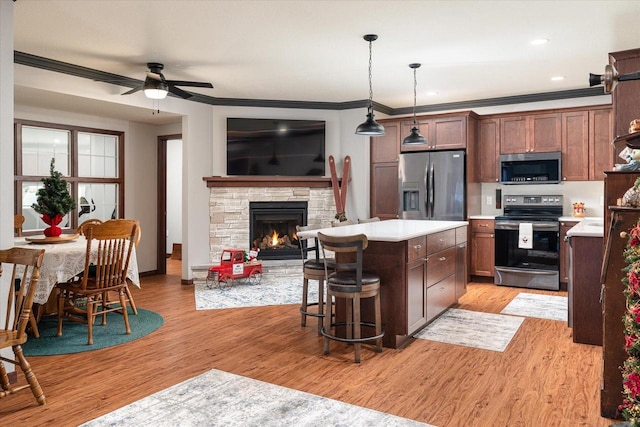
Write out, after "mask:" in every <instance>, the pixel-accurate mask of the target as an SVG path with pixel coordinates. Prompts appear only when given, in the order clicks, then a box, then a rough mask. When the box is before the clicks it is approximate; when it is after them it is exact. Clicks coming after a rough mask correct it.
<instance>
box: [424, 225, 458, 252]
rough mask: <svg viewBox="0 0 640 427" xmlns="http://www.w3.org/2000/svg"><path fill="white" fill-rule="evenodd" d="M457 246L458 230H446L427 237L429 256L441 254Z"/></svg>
mask: <svg viewBox="0 0 640 427" xmlns="http://www.w3.org/2000/svg"><path fill="white" fill-rule="evenodd" d="M455 244H456V230H455V229H451V230H446V231H441V232H439V233H434V234H429V235H428V236H427V255H431V254H433V253H436V252H440V251H441V250H443V249H446V248H450V247H451V246H455Z"/></svg>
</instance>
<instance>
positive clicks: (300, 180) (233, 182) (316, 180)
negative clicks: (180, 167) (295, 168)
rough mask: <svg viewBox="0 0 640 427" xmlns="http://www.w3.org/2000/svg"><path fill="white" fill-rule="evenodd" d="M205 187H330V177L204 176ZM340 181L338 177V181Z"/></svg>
mask: <svg viewBox="0 0 640 427" xmlns="http://www.w3.org/2000/svg"><path fill="white" fill-rule="evenodd" d="M202 180H203V181H205V182H206V183H207V187H209V188H211V187H309V188H328V187H331V178H325V177H309V176H209V177H207V176H205V177H203V178H202ZM341 181H342V179H341V178H338V182H339V183H340V182H341Z"/></svg>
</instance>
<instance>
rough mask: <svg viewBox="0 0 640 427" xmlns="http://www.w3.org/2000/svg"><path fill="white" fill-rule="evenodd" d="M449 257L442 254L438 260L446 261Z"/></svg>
mask: <svg viewBox="0 0 640 427" xmlns="http://www.w3.org/2000/svg"><path fill="white" fill-rule="evenodd" d="M446 260H447V257H444V256H441V257H440V258H438V261H446Z"/></svg>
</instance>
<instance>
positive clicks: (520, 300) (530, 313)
mask: <svg viewBox="0 0 640 427" xmlns="http://www.w3.org/2000/svg"><path fill="white" fill-rule="evenodd" d="M501 313H502V314H515V315H517V316H525V317H537V318H540V319H549V320H561V321H563V322H566V321H567V320H568V301H567V297H565V296H559V295H542V294H530V293H526V292H520V293H519V294H518V295H516V297H515V298H514V299H513V300H511V302H510V303H509V304H507V306H506V307H505V308H504V309H502V311H501Z"/></svg>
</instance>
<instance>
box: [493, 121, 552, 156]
mask: <svg viewBox="0 0 640 427" xmlns="http://www.w3.org/2000/svg"><path fill="white" fill-rule="evenodd" d="M561 139H562V127H561V118H560V114H558V113H548V114H532V115H523V116H510V117H503V118H501V119H500V153H501V154H519V153H530V152H550V151H560V150H561V148H562V143H561Z"/></svg>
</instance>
